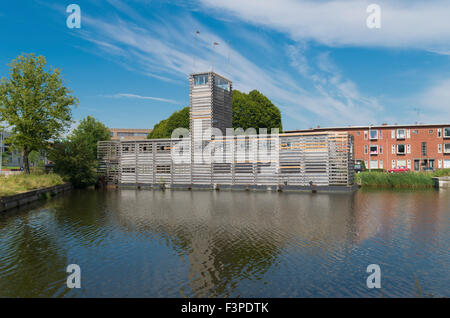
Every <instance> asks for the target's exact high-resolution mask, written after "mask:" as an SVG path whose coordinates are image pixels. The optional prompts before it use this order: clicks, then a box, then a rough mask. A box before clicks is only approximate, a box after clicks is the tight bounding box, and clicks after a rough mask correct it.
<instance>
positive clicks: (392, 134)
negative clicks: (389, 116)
mask: <svg viewBox="0 0 450 318" xmlns="http://www.w3.org/2000/svg"><path fill="white" fill-rule="evenodd" d="M391 137H392V139H394V138H395V130H392V131H391Z"/></svg>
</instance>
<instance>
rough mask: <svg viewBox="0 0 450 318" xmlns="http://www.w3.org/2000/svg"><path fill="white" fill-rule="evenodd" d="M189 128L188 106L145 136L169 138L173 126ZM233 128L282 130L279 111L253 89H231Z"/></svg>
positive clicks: (158, 124) (162, 121) (157, 125)
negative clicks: (246, 90)
mask: <svg viewBox="0 0 450 318" xmlns="http://www.w3.org/2000/svg"><path fill="white" fill-rule="evenodd" d="M178 127H182V128H186V129H189V107H185V108H183V109H182V110H179V111H176V112H174V113H173V114H172V115H171V116H170V117H169V118H167V119H164V120H161V121H160V122H159V123H157V124H156V125H155V126H154V127H153V130H152V132H151V133H150V134H149V135H148V137H147V138H150V139H158V138H170V137H171V136H172V131H173V130H174V129H175V128H178ZM233 128H243V129H244V130H245V129H248V128H255V129H256V131H257V132H258V129H259V128H267V129H268V131H267V132H268V133H270V129H271V128H278V129H279V130H280V132H281V131H282V128H283V127H282V123H281V112H280V110H279V109H278V107H276V106H275V105H274V104H273V103H272V102H271V101H270V100H269V99H268V98H267V97H266V96H264V95H263V94H261V93H260V92H258V91H257V90H253V91H251V92H250V93H248V94H245V93H242V92H240V91H238V90H234V91H233Z"/></svg>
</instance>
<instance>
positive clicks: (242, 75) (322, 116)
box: [77, 0, 379, 128]
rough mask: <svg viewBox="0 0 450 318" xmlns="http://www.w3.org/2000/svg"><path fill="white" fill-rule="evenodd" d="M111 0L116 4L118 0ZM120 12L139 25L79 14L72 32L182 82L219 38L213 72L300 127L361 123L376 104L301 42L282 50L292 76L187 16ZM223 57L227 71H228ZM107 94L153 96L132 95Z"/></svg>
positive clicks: (208, 59)
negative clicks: (257, 94)
mask: <svg viewBox="0 0 450 318" xmlns="http://www.w3.org/2000/svg"><path fill="white" fill-rule="evenodd" d="M114 3H115V4H116V5H117V6H119V5H120V2H119V1H116V0H115V1H114ZM125 13H129V15H130V17H131V18H132V19H133V21H141V22H142V23H140V25H139V26H138V25H136V24H135V23H134V22H131V21H126V20H124V19H120V18H114V19H111V18H110V19H109V20H106V19H103V18H94V17H91V16H87V15H86V14H85V15H84V16H83V23H84V25H85V26H86V30H89V31H83V32H79V33H77V34H79V36H81V37H83V38H84V39H86V40H89V41H90V42H91V43H93V44H95V45H96V46H97V50H96V51H97V52H96V54H98V51H99V50H100V52H103V53H106V54H105V55H107V56H114V57H117V59H118V60H120V64H122V65H127V67H129V68H132V69H135V70H137V71H138V72H140V73H144V74H148V75H149V76H154V77H158V78H161V79H167V80H170V79H172V78H180V80H182V81H183V82H186V80H187V76H188V74H189V73H191V72H192V71H193V65H194V60H193V56H194V55H195V56H196V61H195V65H196V69H195V70H196V71H205V70H208V69H211V63H212V59H213V51H212V50H213V48H212V43H213V42H214V41H216V42H219V43H220V44H219V45H218V46H217V47H216V49H215V52H214V69H215V71H217V72H219V73H221V74H224V75H228V76H229V77H230V79H232V80H233V87H234V88H235V89H239V90H242V91H249V90H252V89H258V90H260V91H261V92H262V93H263V94H265V95H267V96H268V97H269V98H270V99H272V100H273V101H274V103H275V104H276V105H277V106H279V107H280V109H281V111H282V112H283V113H284V114H285V115H287V116H289V117H291V118H293V119H295V121H296V122H298V124H299V125H301V126H300V127H299V128H305V126H311V120H314V121H315V122H316V123H321V124H324V123H326V124H330V125H331V124H333V125H338V124H351V123H355V122H358V123H367V122H368V120H369V119H373V118H374V114H375V111H374V107H379V105H378V104H377V103H376V101H375V100H373V99H371V98H367V97H364V96H363V95H362V94H361V93H360V92H358V90H357V88H356V85H355V84H354V83H352V82H351V81H348V80H346V79H344V78H343V77H342V75H341V74H340V73H339V70H338V69H337V67H335V66H334V65H333V64H332V62H331V60H330V59H329V57H328V56H325V55H324V56H320V57H319V58H318V62H317V63H316V64H315V65H314V63H312V62H311V61H309V60H308V59H306V57H305V56H304V54H303V53H304V52H305V51H306V50H307V47H306V44H304V45H303V46H302V45H301V44H299V45H296V46H292V47H290V48H289V47H288V50H287V51H288V57H290V58H291V62H292V64H293V66H296V67H297V68H298V69H299V73H298V77H299V78H297V75H295V74H294V76H293V75H292V72H285V71H282V70H279V69H273V68H271V67H269V66H265V65H258V64H256V63H255V62H253V61H251V60H250V59H248V58H246V57H244V56H243V55H242V54H241V53H240V52H238V51H236V50H234V49H233V47H230V46H229V45H228V44H227V41H226V40H225V39H223V38H221V37H220V36H218V35H217V34H216V33H214V32H212V31H210V30H209V29H208V28H207V27H206V26H204V25H201V24H200V23H199V22H198V21H197V20H195V19H193V18H192V17H191V16H189V15H184V16H177V17H169V18H167V19H164V20H151V19H148V20H146V21H143V19H142V18H140V16H139V15H138V14H137V13H136V12H135V11H131V9H129V8H128V9H127V10H126V12H125ZM193 26H194V27H193ZM195 28H198V29H199V30H200V32H201V34H200V36H198V37H197V41H196V45H194V40H193V38H194V32H195ZM186 30H189V32H188V33H187V32H186ZM262 47H264V45H262ZM98 49H99V50H98ZM228 57H230V60H231V63H230V64H231V72H230V73H231V74H232V75H230V74H228V63H227V61H228ZM122 59H124V60H123V61H122ZM317 69H318V70H317ZM289 71H290V70H289ZM300 78H303V79H306V80H307V81H309V82H312V83H313V86H312V87H311V90H310V89H309V88H308V89H305V88H304V87H302V85H300V84H299V83H300V81H299V79H300ZM113 96H115V97H127V98H141V99H155V98H154V97H148V96H147V97H145V96H139V95H135V94H116V95H113ZM155 100H156V99H155ZM161 101H164V99H162V100H161ZM361 105H363V106H367V105H369V106H371V107H361ZM372 106H373V107H372ZM311 118H313V119H311ZM297 127H298V126H297ZM289 128H296V127H289Z"/></svg>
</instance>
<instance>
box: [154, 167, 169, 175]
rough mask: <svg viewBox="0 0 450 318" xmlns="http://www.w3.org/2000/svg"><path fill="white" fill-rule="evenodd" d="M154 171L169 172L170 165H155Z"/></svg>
mask: <svg viewBox="0 0 450 318" xmlns="http://www.w3.org/2000/svg"><path fill="white" fill-rule="evenodd" d="M156 173H170V165H157V166H156Z"/></svg>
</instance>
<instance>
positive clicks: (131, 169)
mask: <svg viewBox="0 0 450 318" xmlns="http://www.w3.org/2000/svg"><path fill="white" fill-rule="evenodd" d="M122 173H136V168H134V167H122Z"/></svg>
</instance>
